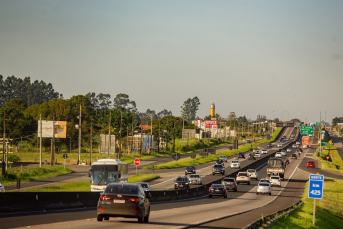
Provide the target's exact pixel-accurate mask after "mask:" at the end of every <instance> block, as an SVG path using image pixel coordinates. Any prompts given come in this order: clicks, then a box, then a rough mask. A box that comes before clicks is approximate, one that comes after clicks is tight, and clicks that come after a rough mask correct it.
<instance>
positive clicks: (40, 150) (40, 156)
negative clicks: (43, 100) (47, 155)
mask: <svg viewBox="0 0 343 229" xmlns="http://www.w3.org/2000/svg"><path fill="white" fill-rule="evenodd" d="M39 123H40V128H39V132H40V138H39V167H40V168H42V142H43V139H42V138H43V137H42V114H40V115H39Z"/></svg>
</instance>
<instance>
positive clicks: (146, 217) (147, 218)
mask: <svg viewBox="0 0 343 229" xmlns="http://www.w3.org/2000/svg"><path fill="white" fill-rule="evenodd" d="M149 216H150V208H149V210H148V214H147V215H146V216H145V217H144V223H148V222H149Z"/></svg>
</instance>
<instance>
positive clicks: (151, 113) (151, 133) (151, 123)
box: [150, 112, 153, 136]
mask: <svg viewBox="0 0 343 229" xmlns="http://www.w3.org/2000/svg"><path fill="white" fill-rule="evenodd" d="M152 119H153V116H152V112H151V132H150V135H151V136H152Z"/></svg>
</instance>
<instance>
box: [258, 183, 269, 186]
mask: <svg viewBox="0 0 343 229" xmlns="http://www.w3.org/2000/svg"><path fill="white" fill-rule="evenodd" d="M258 185H259V186H269V184H268V183H259V184H258Z"/></svg>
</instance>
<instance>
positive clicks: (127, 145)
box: [126, 125, 129, 154]
mask: <svg viewBox="0 0 343 229" xmlns="http://www.w3.org/2000/svg"><path fill="white" fill-rule="evenodd" d="M126 148H127V153H128V154H129V125H127V128H126Z"/></svg>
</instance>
